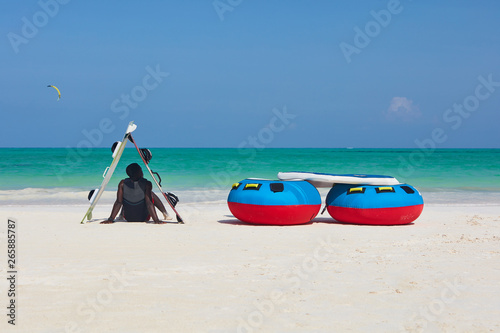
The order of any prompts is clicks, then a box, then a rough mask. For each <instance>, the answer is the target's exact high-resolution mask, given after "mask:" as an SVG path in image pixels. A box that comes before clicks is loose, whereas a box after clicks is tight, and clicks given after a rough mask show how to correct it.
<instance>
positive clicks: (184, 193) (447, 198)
mask: <svg viewBox="0 0 500 333" xmlns="http://www.w3.org/2000/svg"><path fill="white" fill-rule="evenodd" d="M130 146H131V147H128V148H126V149H125V152H124V154H123V156H122V158H121V160H120V162H119V164H118V167H117V169H116V171H115V173H114V175H113V178H112V179H111V181H110V183H109V184H108V186H107V188H106V195H105V196H104V197H103V199H102V200H103V201H102V202H103V203H112V202H113V200H114V193H115V192H116V187H117V185H118V182H119V181H120V180H121V179H123V178H126V173H125V168H126V166H127V165H128V164H130V163H133V162H137V163H139V164H141V163H142V162H141V160H140V158H139V156H138V154H137V151H136V150H135V149H134V148H133V146H132V145H130ZM150 150H151V152H152V155H153V158H152V159H151V162H150V164H149V165H150V167H151V169H153V171H156V172H158V173H159V174H160V176H161V178H162V186H163V187H164V189H165V190H166V191H171V192H174V193H175V194H177V195H178V196H179V197H180V199H181V202H180V204H182V203H195V202H200V201H203V202H211V201H213V202H218V203H220V202H221V201H225V200H226V198H227V194H228V193H229V190H230V189H231V185H232V184H233V183H235V182H238V181H240V180H242V179H245V178H266V179H277V173H278V172H280V171H307V172H322V173H335V174H375V175H389V176H393V177H395V178H397V179H398V180H399V181H400V182H403V183H408V184H410V185H413V186H414V187H416V188H417V189H418V190H419V191H420V192H421V193H422V196H423V198H424V202H425V203H426V204H452V205H482V204H486V205H498V204H499V203H500V149H434V150H431V149H427V150H424V149H348V148H345V149H326V148H321V149H319V148H283V149H281V148H265V149H260V150H259V149H251V148H247V149H236V148H151V149H150ZM111 161H112V158H111V150H110V149H107V148H106V149H105V148H94V149H77V148H1V149H0V170H1V173H0V204H2V205H29V204H50V205H65V204H77V205H79V204H81V205H88V201H87V194H88V191H90V190H91V189H94V188H98V187H99V185H100V184H101V181H102V174H103V172H104V170H105V169H106V167H107V166H109V164H110V163H111ZM145 171H146V170H145ZM145 176H146V178H150V176H149V174H148V173H147V172H145ZM320 193H321V194H322V195H326V192H325V191H320Z"/></svg>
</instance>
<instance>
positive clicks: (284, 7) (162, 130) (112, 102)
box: [0, 0, 500, 149]
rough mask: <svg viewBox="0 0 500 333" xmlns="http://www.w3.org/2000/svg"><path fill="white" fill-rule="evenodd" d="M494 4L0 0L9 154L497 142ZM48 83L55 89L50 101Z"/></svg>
mask: <svg viewBox="0 0 500 333" xmlns="http://www.w3.org/2000/svg"><path fill="white" fill-rule="evenodd" d="M499 17H500V2H498V1H495V0H484V1H472V0H470V1H463V0H443V1H424V0H413V1H412V0H401V1H397V0H387V1H378V0H370V1H367V0H359V1H349V0H345V1H340V0H338V1H331V0H330V1H327V0H317V1H306V0H303V1H298V0H297V1H285V0H281V1H277V0H252V1H250V0H215V1H214V0H191V1H177V0H176V1H168V0H163V1H159V0H158V1H142V2H139V1H129V0H122V1H81V0H71V1H70V0H40V1H34V0H23V1H2V11H1V12H0V36H1V46H0V47H1V50H2V52H0V68H1V74H2V75H0V112H1V117H2V122H3V129H2V131H0V138H1V140H0V147H79V148H89V147H110V146H111V144H112V143H113V142H114V141H117V140H119V139H121V138H122V137H123V134H124V131H125V129H126V127H127V124H128V123H129V122H130V121H135V123H136V124H137V125H138V128H137V130H136V132H135V135H134V137H135V139H136V140H137V141H138V142H139V140H140V145H141V146H143V147H238V148H281V147H284V148H289V147H297V148H302V147H304V148H308V147H318V148H344V147H353V148H416V149H434V148H500V130H499V123H500V66H499V65H500V34H499V33H498V32H499V31H500V20H499V19H498V18H499ZM47 85H54V86H56V87H58V88H59V89H60V91H61V99H60V100H59V101H58V100H57V92H56V91H55V89H53V88H50V87H47Z"/></svg>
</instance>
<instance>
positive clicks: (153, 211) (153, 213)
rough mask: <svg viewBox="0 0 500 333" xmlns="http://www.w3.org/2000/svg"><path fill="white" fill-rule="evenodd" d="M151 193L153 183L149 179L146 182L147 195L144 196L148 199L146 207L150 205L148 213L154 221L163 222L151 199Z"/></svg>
mask: <svg viewBox="0 0 500 333" xmlns="http://www.w3.org/2000/svg"><path fill="white" fill-rule="evenodd" d="M151 193H153V185H152V184H151V182H149V181H148V183H147V184H146V197H145V198H144V200H146V207H148V213H149V215H151V217H152V218H153V221H154V223H162V222H161V221H160V219H159V218H158V215H156V209H155V206H154V204H153V201H152V199H151V197H152V195H151Z"/></svg>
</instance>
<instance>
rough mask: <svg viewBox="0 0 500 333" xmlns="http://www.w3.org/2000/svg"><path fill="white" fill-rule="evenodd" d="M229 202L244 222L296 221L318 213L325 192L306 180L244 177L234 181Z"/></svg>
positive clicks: (284, 223)
mask: <svg viewBox="0 0 500 333" xmlns="http://www.w3.org/2000/svg"><path fill="white" fill-rule="evenodd" d="M227 204H228V207H229V210H230V211H231V213H232V214H233V215H234V217H236V218H237V219H239V220H241V221H243V222H247V223H252V224H269V225H294V224H303V223H308V222H310V221H311V220H312V219H313V218H315V217H316V215H317V214H318V212H319V210H320V209H321V196H320V194H319V192H318V190H317V189H316V188H315V187H314V186H313V185H311V184H310V183H308V182H306V181H280V180H267V179H244V180H242V181H240V182H238V183H235V184H233V186H232V189H231V191H230V192H229V196H228V199H227Z"/></svg>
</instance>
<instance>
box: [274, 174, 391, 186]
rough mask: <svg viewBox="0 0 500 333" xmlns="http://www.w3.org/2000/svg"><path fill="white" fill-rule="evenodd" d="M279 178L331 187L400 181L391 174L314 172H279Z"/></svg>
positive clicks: (387, 183)
mask: <svg viewBox="0 0 500 333" xmlns="http://www.w3.org/2000/svg"><path fill="white" fill-rule="evenodd" d="M278 179H280V180H306V181H308V182H309V183H311V184H313V185H314V186H316V187H332V186H333V185H334V184H365V185H397V184H400V182H399V181H398V180H397V179H396V178H394V177H391V176H381V175H361V174H360V175H356V174H347V175H345V174H328V173H315V172H279V173H278Z"/></svg>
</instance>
